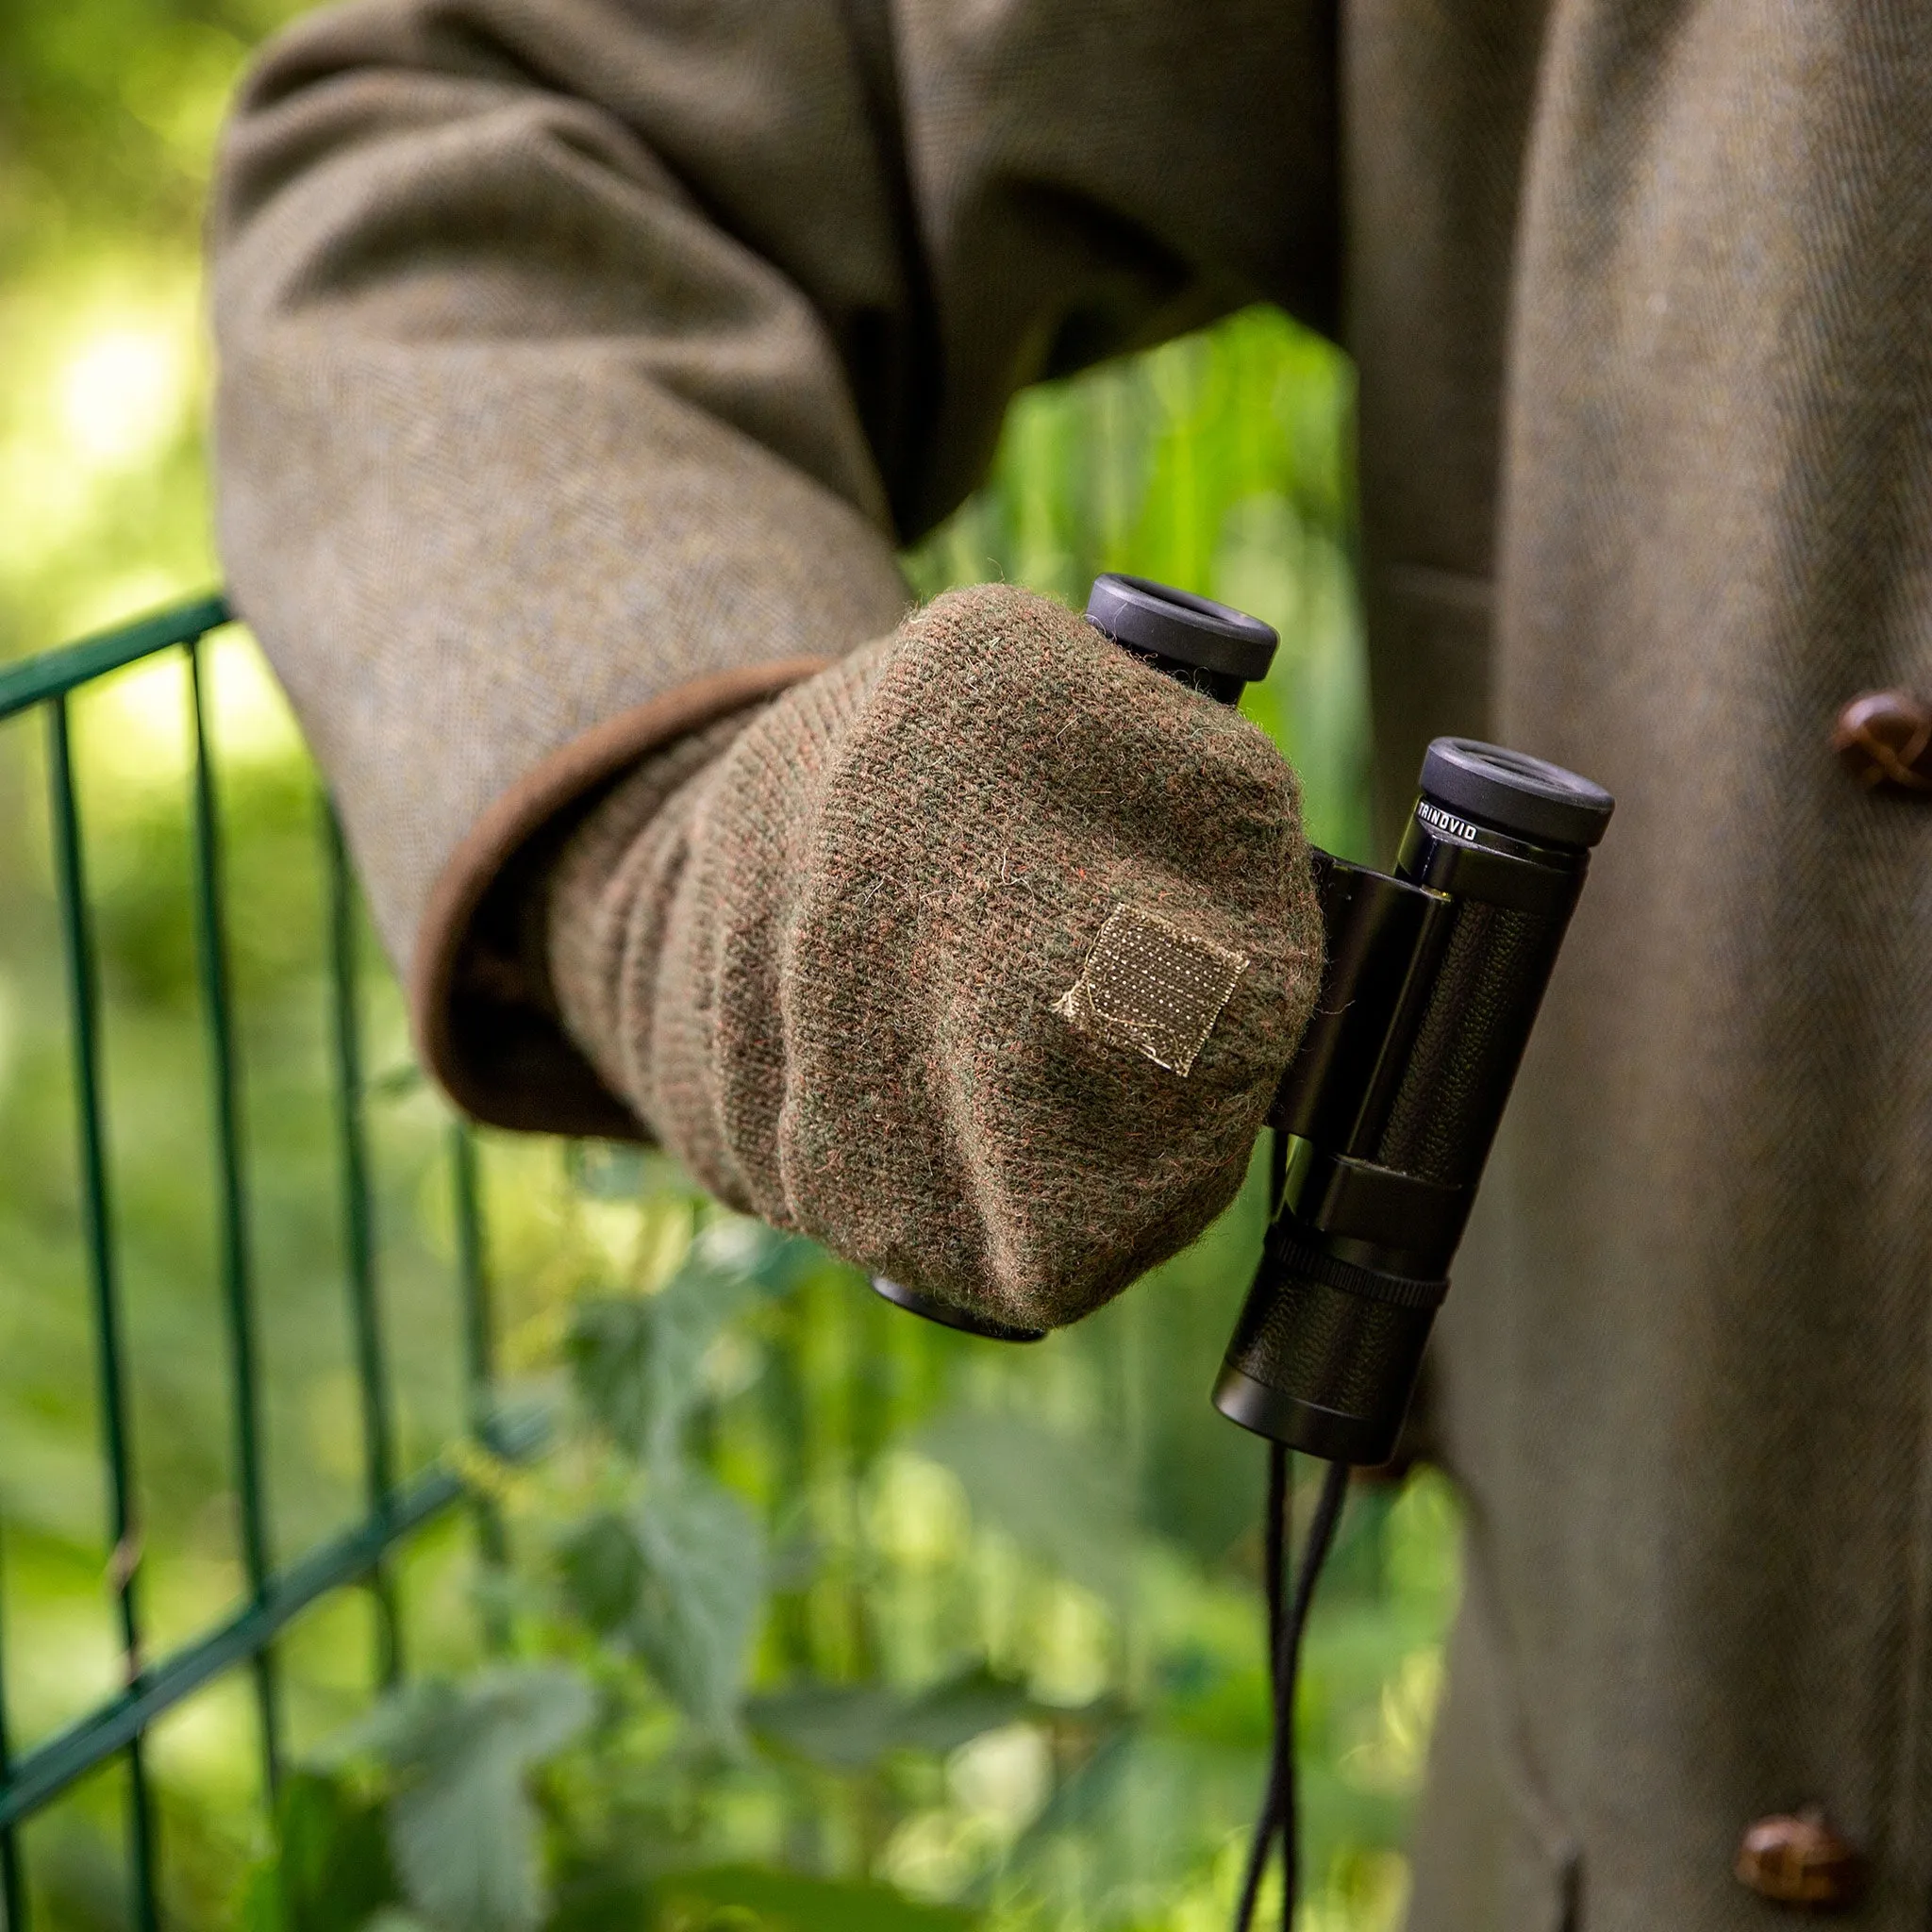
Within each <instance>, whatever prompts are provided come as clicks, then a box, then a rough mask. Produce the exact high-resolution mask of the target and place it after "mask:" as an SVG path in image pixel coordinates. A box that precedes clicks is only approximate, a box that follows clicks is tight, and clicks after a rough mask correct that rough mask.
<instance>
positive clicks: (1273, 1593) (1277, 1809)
mask: <svg viewBox="0 0 1932 1932" xmlns="http://www.w3.org/2000/svg"><path fill="white" fill-rule="evenodd" d="M1287 1153H1288V1137H1287V1136H1286V1135H1285V1134H1280V1133H1277V1134H1275V1136H1274V1148H1273V1150H1272V1157H1273V1158H1272V1163H1271V1165H1272V1172H1271V1174H1270V1188H1269V1207H1270V1213H1271V1217H1272V1214H1273V1212H1274V1210H1275V1209H1277V1208H1279V1207H1280V1205H1281V1191H1282V1184H1283V1181H1284V1180H1285V1178H1286V1161H1287ZM1347 1498H1348V1464H1347V1463H1345V1462H1331V1463H1330V1464H1329V1465H1328V1467H1327V1470H1326V1472H1325V1473H1324V1475H1323V1477H1322V1493H1321V1497H1320V1499H1319V1500H1318V1501H1317V1503H1316V1505H1315V1514H1314V1517H1313V1520H1312V1521H1311V1522H1310V1523H1309V1524H1308V1534H1307V1542H1306V1543H1305V1544H1304V1545H1303V1548H1302V1560H1301V1568H1300V1574H1298V1575H1296V1576H1294V1578H1293V1587H1292V1590H1291V1588H1290V1576H1291V1570H1290V1561H1289V1550H1290V1546H1291V1542H1292V1541H1293V1535H1292V1531H1293V1516H1294V1482H1293V1474H1292V1467H1291V1461H1290V1457H1289V1452H1288V1448H1287V1445H1286V1444H1284V1443H1281V1442H1271V1443H1269V1445H1268V1521H1267V1529H1266V1534H1267V1552H1266V1557H1265V1564H1266V1568H1267V1572H1268V1574H1267V1581H1266V1589H1267V1595H1268V1656H1269V1659H1270V1670H1269V1681H1270V1690H1271V1693H1272V1700H1273V1704H1274V1736H1273V1739H1272V1740H1271V1742H1270V1747H1269V1754H1268V1788H1267V1791H1266V1793H1265V1795H1264V1796H1263V1798H1262V1800H1261V1809H1260V1812H1259V1814H1258V1815H1257V1817H1256V1819H1255V1830H1254V1836H1253V1837H1252V1838H1251V1839H1250V1840H1249V1842H1248V1861H1247V1866H1246V1869H1245V1870H1244V1871H1243V1872H1242V1874H1241V1903H1240V1904H1239V1905H1238V1906H1237V1907H1236V1908H1235V1917H1234V1932H1250V1928H1251V1927H1252V1926H1253V1924H1254V1919H1255V1902H1256V1900H1257V1897H1258V1896H1259V1895H1260V1890H1261V1877H1262V1874H1263V1873H1265V1872H1266V1871H1267V1869H1268V1854H1269V1851H1270V1850H1271V1849H1272V1848H1273V1846H1274V1843H1275V1841H1276V1840H1279V1841H1280V1844H1281V1932H1293V1926H1294V1908H1295V1901H1296V1896H1297V1894H1298V1892H1299V1890H1300V1877H1301V1872H1300V1856H1299V1833H1298V1828H1297V1827H1298V1819H1297V1815H1296V1804H1295V1774H1294V1693H1295V1683H1296V1679H1297V1678H1298V1676H1299V1674H1300V1672H1301V1656H1302V1637H1303V1634H1304V1633H1305V1632H1306V1630H1307V1622H1308V1606H1309V1605H1310V1604H1311V1603H1313V1602H1314V1599H1315V1585H1316V1584H1317V1583H1318V1582H1319V1581H1320V1580H1321V1576H1322V1566H1323V1564H1324V1562H1326V1561H1327V1558H1328V1552H1329V1550H1330V1549H1331V1548H1332V1547H1333V1546H1334V1542H1335V1530H1336V1525H1337V1524H1339V1523H1340V1522H1341V1508H1342V1505H1343V1503H1345V1502H1346V1501H1347Z"/></svg>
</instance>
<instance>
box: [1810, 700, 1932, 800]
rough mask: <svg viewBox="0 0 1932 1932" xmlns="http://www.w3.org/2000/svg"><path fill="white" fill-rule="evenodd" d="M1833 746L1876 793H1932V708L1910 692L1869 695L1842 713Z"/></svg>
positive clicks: (1834, 727) (1860, 779)
mask: <svg viewBox="0 0 1932 1932" xmlns="http://www.w3.org/2000/svg"><path fill="white" fill-rule="evenodd" d="M1831 748H1832V750H1833V751H1835V752H1837V754H1838V755H1839V758H1840V760H1841V761H1842V763H1843V764H1844V767H1845V769H1846V770H1847V771H1848V772H1850V773H1851V774H1852V776H1853V777H1855V778H1856V779H1857V781H1858V783H1859V784H1861V785H1864V786H1868V787H1871V788H1872V789H1874V790H1877V789H1880V788H1885V789H1889V790H1895V791H1932V705H1928V704H1926V702H1925V701H1924V699H1923V698H1919V697H1914V696H1913V694H1912V693H1911V692H1910V691H1865V692H1864V693H1862V694H1861V695H1860V696H1858V697H1855V698H1854V699H1853V700H1852V701H1851V703H1850V704H1848V705H1847V706H1846V707H1845V708H1844V709H1843V710H1841V711H1840V713H1839V714H1838V723H1837V724H1835V725H1833V727H1832V732H1831Z"/></svg>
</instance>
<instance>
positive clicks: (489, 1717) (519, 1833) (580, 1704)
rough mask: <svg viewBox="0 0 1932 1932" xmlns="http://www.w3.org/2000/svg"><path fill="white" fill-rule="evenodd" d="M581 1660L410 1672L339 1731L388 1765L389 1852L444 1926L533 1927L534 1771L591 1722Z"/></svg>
mask: <svg viewBox="0 0 1932 1932" xmlns="http://www.w3.org/2000/svg"><path fill="white" fill-rule="evenodd" d="M590 1720H591V1693H590V1691H589V1688H588V1687H587V1686H586V1685H585V1683H584V1682H583V1680H582V1679H581V1678H580V1677H579V1676H577V1675H576V1674H575V1672H572V1671H567V1670H562V1669H558V1668H548V1669H513V1668H499V1669H495V1670H490V1671H485V1672H482V1673H480V1674H478V1675H476V1676H475V1677H473V1678H470V1679H468V1680H466V1681H464V1682H462V1683H449V1682H445V1681H430V1682H426V1683H421V1684H415V1685H411V1686H409V1687H408V1689H406V1690H404V1691H399V1692H398V1693H396V1694H395V1695H394V1696H392V1697H391V1698H390V1699H388V1700H387V1701H386V1702H385V1703H383V1704H382V1705H379V1706H378V1707H376V1709H375V1711H373V1712H372V1713H371V1714H370V1715H369V1716H368V1717H367V1718H365V1719H364V1720H363V1722H362V1723H361V1724H358V1725H357V1726H356V1727H355V1728H354V1730H353V1731H351V1732H350V1733H349V1734H348V1736H347V1737H346V1738H345V1739H344V1740H342V1743H341V1747H340V1748H341V1750H343V1751H345V1752H354V1753H366V1754H368V1755H370V1756H372V1757H375V1759H376V1760H377V1761H378V1762H379V1763H381V1764H382V1765H383V1767H384V1768H385V1769H386V1771H387V1772H388V1774H389V1779H390V1787H391V1790H390V1798H389V1805H388V1812H387V1816H388V1823H389V1840H390V1848H391V1857H392V1858H393V1860H394V1865H395V1870H396V1874H397V1875H398V1877H399V1878H400V1880H401V1883H402V1890H403V1892H404V1894H405V1896H406V1898H407V1899H408V1903H409V1905H411V1906H412V1907H414V1908H415V1909H416V1910H417V1911H418V1912H420V1913H421V1914H422V1915H423V1916H424V1917H425V1918H426V1919H428V1920H429V1921H430V1922H431V1923H432V1924H435V1925H436V1926H438V1927H439V1928H441V1932H530V1928H532V1927H534V1926H535V1925H536V1924H538V1922H539V1920H540V1918H541V1910H542V1904H541V1874H540V1872H539V1869H538V1857H537V1822H536V1815H535V1813H534V1811H533V1810H532V1808H531V1805H530V1800H529V1795H528V1792H527V1790H526V1789H525V1784H526V1780H527V1777H528V1774H529V1773H530V1771H531V1770H532V1769H533V1768H534V1767H535V1766H537V1765H539V1764H541V1763H542V1762H543V1761H544V1760H545V1759H547V1758H549V1757H554V1756H555V1755H556V1754H557V1753H558V1751H560V1750H561V1749H562V1748H563V1747H564V1746H565V1745H566V1744H568V1743H569V1742H570V1741H571V1740H573V1739H574V1738H575V1737H576V1736H577V1735H578V1733H579V1732H581V1731H582V1730H583V1729H584V1727H585V1726H586V1725H587V1724H589V1723H590Z"/></svg>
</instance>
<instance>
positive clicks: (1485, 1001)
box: [874, 575, 1612, 1464]
mask: <svg viewBox="0 0 1932 1932" xmlns="http://www.w3.org/2000/svg"><path fill="white" fill-rule="evenodd" d="M1087 620H1088V622H1089V623H1090V624H1091V625H1093V627H1094V628H1095V629H1096V630H1098V631H1100V632H1102V633H1103V634H1104V635H1105V636H1107V637H1108V638H1109V639H1111V640H1112V641H1114V642H1115V643H1117V644H1119V645H1120V646H1121V647H1122V648H1123V649H1124V650H1128V651H1131V652H1133V653H1134V654H1135V655H1136V656H1137V657H1139V658H1142V659H1144V660H1145V661H1146V662H1148V663H1150V664H1152V665H1153V666H1154V667H1155V668H1157V669H1158V670H1160V671H1163V672H1165V673H1167V674H1168V675H1171V676H1174V677H1175V678H1178V679H1179V680H1180V681H1182V682H1183V683H1186V684H1188V685H1190V686H1191V687H1192V688H1193V689H1195V690H1197V691H1201V692H1203V693H1204V694H1205V695H1207V696H1208V697H1212V698H1214V699H1216V700H1218V701H1219V702H1221V703H1224V704H1233V703H1235V702H1236V701H1237V700H1238V699H1239V698H1240V696H1241V690H1242V688H1243V686H1245V685H1247V684H1250V683H1252V682H1254V681H1256V680H1257V679H1258V678H1261V677H1264V676H1266V675H1267V673H1268V667H1269V665H1270V663H1271V662H1272V661H1273V659H1274V650H1275V645H1276V643H1277V641H1278V640H1277V638H1276V636H1275V633H1274V630H1273V629H1272V628H1271V627H1270V626H1269V625H1265V624H1263V623H1261V622H1260V620H1259V619H1257V618H1254V617H1249V616H1246V615H1245V614H1244V613H1242V612H1241V611H1239V610H1232V609H1230V608H1227V606H1225V605H1223V604H1215V603H1212V602H1210V601H1209V600H1208V599H1207V598H1205V597H1195V596H1191V595H1190V594H1189V593H1187V592H1186V591H1174V590H1171V589H1169V588H1167V587H1166V586H1164V585H1160V584H1155V583H1150V582H1148V581H1147V580H1146V579H1144V578H1141V577H1129V576H1119V575H1107V576H1103V577H1101V578H1099V579H1098V580H1097V581H1096V582H1095V584H1094V586H1093V593H1092V595H1091V598H1090V599H1089V601H1088V605H1087ZM1611 808H1612V801H1611V798H1610V795H1609V793H1608V792H1607V791H1604V790H1603V788H1602V787H1601V786H1598V785H1593V784H1591V782H1590V780H1589V779H1587V778H1581V777H1578V776H1577V775H1576V774H1574V772H1566V771H1564V770H1563V769H1561V767H1559V766H1557V765H1552V764H1546V763H1545V762H1544V761H1543V760H1542V759H1541V758H1527V757H1525V756H1524V755H1523V754H1522V753H1519V752H1513V751H1506V750H1504V749H1502V748H1501V747H1499V746H1497V745H1492V744H1480V743H1477V742H1475V741H1473V740H1470V739H1461V738H1439V739H1437V740H1436V741H1435V742H1434V743H1433V744H1431V745H1430V746H1429V749H1428V753H1427V755H1426V756H1425V757H1424V759H1423V768H1422V776H1421V781H1420V784H1419V786H1418V795H1417V798H1416V802H1415V807H1414V809H1413V811H1412V812H1411V813H1410V815H1409V820H1408V824H1407V828H1406V829H1405V831H1404V834H1403V839H1402V845H1401V849H1400V851H1399V852H1398V854H1397V855H1396V860H1395V870H1394V872H1393V873H1392V874H1388V873H1378V872H1374V871H1371V870H1370V869H1369V868H1368V867H1366V866H1360V865H1355V864H1351V863H1350V862H1349V861H1348V860H1346V859H1341V858H1334V857H1332V856H1331V855H1329V854H1328V853H1325V852H1320V851H1318V852H1316V853H1315V855H1314V869H1315V883H1316V888H1317V891H1318V892H1319V894H1320V897H1321V905H1322V918H1323V924H1324V927H1325V929H1326V935H1327V964H1326V967H1325V969H1324V973H1323V976H1322V985H1321V991H1320V992H1319V994H1318V995H1317V998H1316V1002H1315V1009H1314V1013H1313V1016H1312V1017H1311V1019H1310V1020H1309V1023H1308V1026H1307V1032H1306V1033H1305V1034H1304V1036H1303V1039H1302V1043H1301V1046H1300V1048H1299V1050H1298V1051H1297V1053H1296V1055H1295V1058H1294V1061H1293V1063H1292V1064H1291V1066H1290V1067H1289V1069H1288V1072H1287V1074H1285V1075H1284V1076H1283V1079H1282V1082H1281V1086H1280V1088H1279V1090H1278V1091H1277V1092H1276V1094H1275V1097H1274V1105H1273V1107H1272V1108H1270V1109H1269V1113H1268V1121H1269V1124H1270V1125H1271V1126H1273V1127H1274V1130H1275V1131H1276V1132H1277V1133H1279V1134H1282V1135H1284V1136H1286V1137H1287V1139H1286V1143H1285V1144H1286V1152H1287V1158H1286V1163H1285V1168H1284V1170H1283V1180H1282V1188H1281V1198H1280V1204H1279V1208H1278V1209H1277V1211H1276V1213H1275V1215H1274V1220H1273V1222H1272V1224H1271V1225H1270V1227H1269V1230H1268V1235H1267V1241H1266V1245H1265V1247H1264V1250H1263V1255H1262V1260H1261V1266H1260V1268H1259V1270H1258V1271H1257V1274H1256V1277H1255V1285H1254V1287H1253V1289H1252V1290H1251V1291H1250V1292H1249V1295H1248V1299H1247V1304H1246V1306H1245V1307H1243V1308H1242V1310H1241V1320H1240V1322H1239V1323H1238V1324H1237V1325H1236V1328H1235V1332H1234V1339H1233V1340H1232V1341H1230V1342H1229V1344H1228V1349H1227V1357H1226V1359H1225V1360H1224V1363H1223V1365H1222V1371H1221V1377H1220V1380H1219V1381H1218V1382H1217V1383H1216V1385H1215V1390H1214V1402H1215V1406H1216V1407H1218V1408H1219V1409H1220V1410H1221V1412H1222V1413H1223V1414H1224V1415H1225V1416H1228V1417H1229V1418H1231V1419H1232V1420H1233V1421H1235V1422H1238V1423H1240V1424H1241V1425H1242V1426H1243V1427H1245V1428H1249V1429H1252V1430H1254V1431H1255V1432H1256V1433H1257V1435H1261V1436H1266V1437H1269V1438H1271V1439H1272V1440H1274V1441H1277V1442H1283V1443H1286V1444H1287V1445H1288V1446H1289V1447H1291V1448H1293V1449H1299V1450H1302V1451H1304V1452H1306V1453H1307V1454H1308V1455H1311V1456H1317V1457H1325V1458H1327V1459H1328V1460H1330V1461H1334V1462H1347V1463H1360V1464H1374V1463H1379V1462H1386V1461H1387V1460H1388V1459H1389V1458H1390V1457H1391V1455H1393V1453H1394V1450H1395V1443H1396V1438H1397V1437H1398V1435H1399V1434H1400V1433H1401V1429H1402V1424H1403V1419H1404V1417H1405V1416H1406V1415H1407V1410H1408V1405H1409V1400H1410V1397H1411V1396H1412V1395H1413V1393H1414V1391H1415V1383H1416V1376H1417V1374H1418V1373H1419V1371H1420V1369H1421V1366H1422V1357H1423V1349H1424V1344H1425V1343H1426V1342H1427V1341H1428V1337H1429V1329H1430V1327H1431V1325H1432V1324H1433V1323H1434V1321H1435V1315H1436V1310H1437V1308H1438V1307H1441V1302H1442V1298H1443V1296H1444V1295H1446V1294H1447V1293H1448V1291H1449V1279H1448V1276H1449V1264H1450V1262H1451V1260H1452V1259H1453V1258H1454V1257H1455V1254H1456V1248H1457V1242H1458V1241H1460V1240H1461V1238H1462V1230H1463V1227H1464V1225H1465V1224H1466V1223H1467V1222H1468V1219H1469V1212H1470V1208H1471V1207H1472V1205H1473V1204H1474V1199H1475V1191H1476V1185H1477V1183H1478V1182H1479V1181H1480V1180H1481V1178H1482V1172H1483V1165H1484V1162H1485V1161H1486V1160H1487V1159H1488V1158H1489V1152H1490V1145H1491V1141H1493V1140H1494V1138H1495V1134H1496V1128H1497V1126H1498V1124H1499V1123H1500V1122H1501V1120H1502V1117H1503V1108H1504V1106H1505V1104H1506V1103H1507V1100H1508V1098H1509V1090H1510V1087H1511V1086H1512V1084H1513V1083H1514V1081H1515V1078H1516V1070H1517V1066H1518V1064H1519V1063H1520V1062H1521V1060H1522V1058H1523V1052H1524V1047H1525V1046H1526V1045H1527V1044H1528V1041H1529V1034H1530V1028H1531V1027H1532V1026H1533V1025H1534V1024H1535V1022H1536V1015H1537V1008H1538V1007H1539V1006H1540V1005H1541V1001H1542V996H1543V989H1544V988H1545V987H1546V986H1547V985H1548V983H1549V977H1550V973H1551V969H1552V968H1553V967H1554V966H1555V965H1556V962H1557V951H1558V949H1559V948H1560V947H1561V945H1562V943H1563V934H1564V931H1565V929H1566V928H1567V927H1568V925H1569V923H1570V915H1571V913H1572V912H1573V911H1574V908H1575V906H1576V900H1577V896H1578V894H1579V893H1580V892H1581V891H1582V890H1583V881H1584V876H1585V874H1586V873H1587V872H1588V871H1589V867H1590V853H1591V847H1593V846H1594V845H1595V844H1596V842H1597V841H1598V840H1600V839H1601V838H1602V837H1603V834H1604V828H1605V826H1606V825H1607V824H1608V823H1609V817H1610V811H1611ZM874 1287H876V1288H877V1289H878V1291H879V1292H880V1293H882V1294H884V1295H886V1296H888V1297H889V1298H890V1299H891V1300H893V1301H895V1302H898V1303H899V1304H900V1305H901V1306H902V1307H909V1308H911V1309H913V1310H914V1311H915V1312H917V1313H920V1314H924V1315H927V1316H929V1317H932V1318H934V1319H937V1320H940V1321H942V1322H945V1323H947V1324H949V1325H952V1326H955V1327H961V1328H967V1329H970V1330H973V1331H974V1332H975V1333H980V1334H986V1335H991V1336H994V1337H996V1338H998V1339H1000V1340H1004V1341H1029V1340H1034V1339H1036V1337H1035V1335H1034V1333H1033V1331H1030V1330H1026V1329H1018V1328H1013V1327H1011V1326H1008V1325H1007V1324H998V1323H991V1322H987V1321H984V1320H982V1319H979V1318H975V1317H974V1316H973V1315H971V1314H969V1313H966V1312H965V1311H963V1310H959V1309H956V1308H952V1307H941V1306H939V1305H937V1304H935V1303H933V1302H931V1301H929V1300H928V1299H927V1298H926V1297H924V1296H923V1295H920V1294H916V1293H914V1292H912V1291H908V1290H907V1289H904V1288H901V1287H900V1286H898V1285H897V1284H896V1283H892V1282H888V1281H884V1280H879V1281H875V1282H874Z"/></svg>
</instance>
